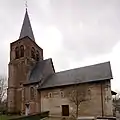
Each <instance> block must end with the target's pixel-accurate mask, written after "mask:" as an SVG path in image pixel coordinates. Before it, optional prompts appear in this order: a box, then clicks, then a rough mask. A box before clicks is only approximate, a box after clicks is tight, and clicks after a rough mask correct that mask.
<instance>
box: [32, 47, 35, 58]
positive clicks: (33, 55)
mask: <svg viewBox="0 0 120 120" xmlns="http://www.w3.org/2000/svg"><path fill="white" fill-rule="evenodd" d="M31 57H32V58H33V59H35V49H34V47H32V49H31Z"/></svg>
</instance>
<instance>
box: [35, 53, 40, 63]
mask: <svg viewBox="0 0 120 120" xmlns="http://www.w3.org/2000/svg"><path fill="white" fill-rule="evenodd" d="M39 58H40V56H39V52H38V51H37V52H36V60H37V61H39Z"/></svg>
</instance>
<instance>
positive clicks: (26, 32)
mask: <svg viewBox="0 0 120 120" xmlns="http://www.w3.org/2000/svg"><path fill="white" fill-rule="evenodd" d="M26 36H28V37H29V38H31V39H32V40H33V41H35V38H34V34H33V31H32V27H31V23H30V19H29V15H28V11H27V2H26V13H25V17H24V21H23V25H22V29H21V32H20V36H19V39H21V38H23V37H26Z"/></svg>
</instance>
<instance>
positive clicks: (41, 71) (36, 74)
mask: <svg viewBox="0 0 120 120" xmlns="http://www.w3.org/2000/svg"><path fill="white" fill-rule="evenodd" d="M54 72H55V70H54V66H53V63H52V59H46V60H42V61H39V62H37V63H36V65H35V66H34V67H33V69H32V70H31V73H30V76H29V79H28V81H27V83H26V84H32V83H37V82H41V83H43V82H44V80H45V79H46V78H48V77H49V76H50V75H52V74H53V73H54Z"/></svg>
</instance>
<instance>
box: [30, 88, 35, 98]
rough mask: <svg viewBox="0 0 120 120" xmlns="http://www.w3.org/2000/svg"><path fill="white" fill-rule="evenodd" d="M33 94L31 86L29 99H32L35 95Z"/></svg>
mask: <svg viewBox="0 0 120 120" xmlns="http://www.w3.org/2000/svg"><path fill="white" fill-rule="evenodd" d="M34 94H35V93H34V87H31V88H30V99H31V100H33V99H34V97H35V95H34Z"/></svg>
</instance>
